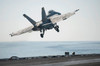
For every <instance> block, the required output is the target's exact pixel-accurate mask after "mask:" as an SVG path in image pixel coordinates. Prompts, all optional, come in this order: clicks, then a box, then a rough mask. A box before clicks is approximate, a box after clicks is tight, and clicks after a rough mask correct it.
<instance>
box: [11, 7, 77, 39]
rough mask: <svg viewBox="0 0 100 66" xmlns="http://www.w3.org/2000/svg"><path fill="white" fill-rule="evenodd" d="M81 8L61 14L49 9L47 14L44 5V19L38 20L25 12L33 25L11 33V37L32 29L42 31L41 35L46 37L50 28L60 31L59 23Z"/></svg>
mask: <svg viewBox="0 0 100 66" xmlns="http://www.w3.org/2000/svg"><path fill="white" fill-rule="evenodd" d="M77 11H79V9H77V10H75V11H73V12H69V13H66V14H61V13H59V12H56V11H54V10H50V11H48V15H46V12H45V9H44V7H42V12H41V14H42V19H41V20H40V21H38V22H36V21H34V20H33V19H32V18H30V17H29V16H27V15H26V14H23V16H24V17H25V18H26V19H27V20H28V21H29V22H30V23H31V24H32V26H29V27H27V28H25V29H23V30H19V31H17V32H13V33H11V34H10V35H11V37H12V36H15V35H21V34H24V33H27V32H32V31H40V36H41V38H43V37H44V34H45V31H47V30H50V29H53V28H54V29H55V30H56V31H57V32H59V26H58V25H57V23H58V22H59V21H62V20H66V19H67V18H69V17H70V16H72V15H74V14H75V13H76V12H77Z"/></svg>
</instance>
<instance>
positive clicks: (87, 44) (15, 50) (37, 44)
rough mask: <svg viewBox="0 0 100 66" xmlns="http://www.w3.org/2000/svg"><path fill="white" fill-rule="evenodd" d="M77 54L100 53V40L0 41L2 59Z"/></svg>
mask: <svg viewBox="0 0 100 66" xmlns="http://www.w3.org/2000/svg"><path fill="white" fill-rule="evenodd" d="M65 52H70V54H72V52H75V53H76V54H100V41H17V42H0V59H1V58H10V57H11V56H18V57H35V56H49V55H64V53H65Z"/></svg>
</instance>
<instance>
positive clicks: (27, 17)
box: [23, 14, 36, 26]
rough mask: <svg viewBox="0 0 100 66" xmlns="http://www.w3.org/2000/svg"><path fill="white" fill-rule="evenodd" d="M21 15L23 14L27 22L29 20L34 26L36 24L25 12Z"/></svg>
mask: <svg viewBox="0 0 100 66" xmlns="http://www.w3.org/2000/svg"><path fill="white" fill-rule="evenodd" d="M23 16H24V17H25V18H26V19H27V20H28V21H29V22H31V23H32V24H33V25H34V26H36V21H34V20H33V19H32V18H30V17H29V16H27V15H26V14H23Z"/></svg>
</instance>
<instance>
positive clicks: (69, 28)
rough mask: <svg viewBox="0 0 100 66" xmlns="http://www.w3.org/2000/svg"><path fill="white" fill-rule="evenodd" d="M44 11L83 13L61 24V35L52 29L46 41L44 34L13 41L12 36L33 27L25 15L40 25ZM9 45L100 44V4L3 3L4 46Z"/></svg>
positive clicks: (56, 0)
mask: <svg viewBox="0 0 100 66" xmlns="http://www.w3.org/2000/svg"><path fill="white" fill-rule="evenodd" d="M42 7H44V8H45V10H46V13H48V11H49V10H55V11H57V12H60V13H62V14H64V13H67V12H72V11H74V10H76V9H80V11H79V12H77V13H76V14H75V15H73V16H71V17H70V18H68V19H67V20H65V21H61V22H59V23H58V25H59V27H60V32H59V33H57V32H56V31H55V30H54V29H52V30H48V31H46V32H45V35H44V38H41V37H40V32H32V33H26V34H23V35H19V36H15V37H10V35H9V34H10V33H12V32H16V31H18V30H21V29H24V28H26V27H29V26H31V25H32V24H31V23H30V22H28V20H26V19H25V18H24V17H23V14H27V15H28V16H30V17H31V18H32V19H34V20H35V21H40V20H41V8H42ZM9 41H10V42H13V41H100V0H0V42H9Z"/></svg>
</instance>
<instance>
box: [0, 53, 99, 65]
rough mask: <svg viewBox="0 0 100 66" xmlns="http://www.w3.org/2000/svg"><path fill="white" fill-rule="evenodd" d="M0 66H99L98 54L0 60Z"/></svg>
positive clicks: (15, 57)
mask: <svg viewBox="0 0 100 66" xmlns="http://www.w3.org/2000/svg"><path fill="white" fill-rule="evenodd" d="M0 66H100V54H77V55H76V54H75V53H73V54H72V55H69V53H68V52H65V55H55V56H38V57H22V58H19V57H17V56H12V57H10V58H7V59H0Z"/></svg>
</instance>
